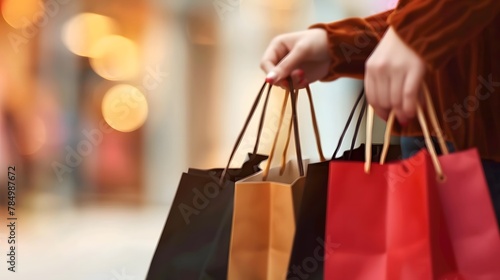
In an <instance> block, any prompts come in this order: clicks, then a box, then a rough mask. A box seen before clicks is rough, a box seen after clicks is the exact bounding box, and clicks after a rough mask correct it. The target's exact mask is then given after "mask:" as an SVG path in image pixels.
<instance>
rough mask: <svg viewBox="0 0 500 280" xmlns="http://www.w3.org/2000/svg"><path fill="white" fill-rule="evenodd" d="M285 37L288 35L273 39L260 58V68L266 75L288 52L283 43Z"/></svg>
mask: <svg viewBox="0 0 500 280" xmlns="http://www.w3.org/2000/svg"><path fill="white" fill-rule="evenodd" d="M287 36H290V35H281V36H277V37H275V38H274V39H273V40H272V41H271V43H269V46H268V47H267V49H266V51H265V52H264V55H263V56H262V60H261V62H260V68H261V69H262V70H264V72H265V73H266V74H267V73H269V72H271V71H272V70H273V69H274V67H276V65H277V64H278V63H279V62H280V61H281V59H283V58H284V57H285V56H286V55H287V54H288V52H289V51H290V50H289V48H288V47H287V44H286V43H285V42H286V40H287Z"/></svg>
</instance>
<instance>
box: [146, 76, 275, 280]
mask: <svg viewBox="0 0 500 280" xmlns="http://www.w3.org/2000/svg"><path fill="white" fill-rule="evenodd" d="M265 86H266V84H264V85H263V86H262V88H261V89H260V92H259V94H258V96H257V98H256V100H255V102H254V104H253V106H252V109H251V111H250V114H249V116H248V117H247V120H246V123H245V125H244V127H243V129H242V131H241V132H240V135H239V136H238V139H237V141H236V144H235V146H234V148H233V151H232V153H231V157H230V160H229V162H231V160H232V158H233V156H234V154H235V152H236V149H237V148H238V147H239V145H240V143H241V140H242V137H243V135H244V133H245V131H246V129H247V127H248V125H249V123H250V120H251V118H252V116H253V114H254V112H255V110H256V108H257V106H258V104H259V101H260V99H261V97H262V95H263V92H264V89H265ZM270 90H271V86H269V89H268V91H267V96H266V99H265V102H264V105H263V109H262V115H261V117H260V123H259V129H258V133H257V141H256V143H255V146H254V151H253V153H250V154H249V157H248V159H247V161H246V162H245V163H243V165H242V167H241V168H232V169H226V171H227V172H226V171H224V170H225V169H224V168H217V169H209V170H199V169H189V170H188V172H187V173H184V174H182V177H181V180H180V182H179V186H178V189H177V193H176V195H175V198H174V201H173V203H172V207H171V209H170V212H169V214H168V218H167V221H166V224H165V226H164V228H163V232H162V233H161V237H160V240H159V242H158V245H157V248H156V251H155V253H154V256H153V259H152V261H151V264H150V267H149V271H148V275H147V278H146V279H147V280H167V279H168V280H196V279H221V280H222V279H226V277H227V265H228V257H229V244H230V238H231V225H232V214H233V201H234V183H235V182H236V181H237V180H240V179H243V178H245V177H248V176H250V175H252V174H254V173H256V172H258V171H260V168H259V164H260V163H261V162H262V161H264V160H266V159H267V156H265V155H260V154H258V153H257V148H258V146H259V139H260V136H261V134H262V127H263V123H264V117H265V112H266V107H267V103H268V100H269V94H270ZM228 166H229V163H228ZM226 168H227V167H226Z"/></svg>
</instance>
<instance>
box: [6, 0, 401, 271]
mask: <svg viewBox="0 0 500 280" xmlns="http://www.w3.org/2000/svg"><path fill="white" fill-rule="evenodd" d="M0 3H1V14H2V20H1V23H0V32H1V33H2V36H0V170H1V171H0V180H1V182H2V183H1V184H0V186H2V188H0V192H2V193H1V194H0V202H1V203H0V204H1V207H2V208H0V219H1V221H4V220H5V217H6V215H7V211H6V210H5V211H4V209H6V206H5V205H7V198H6V195H4V194H6V193H7V190H6V189H5V188H4V187H3V186H5V183H4V182H6V181H7V177H6V176H7V167H8V166H12V165H15V166H16V186H17V188H16V211H17V217H18V219H19V221H18V224H19V226H18V229H17V230H18V238H19V240H18V241H19V247H18V248H19V249H18V250H19V251H18V255H19V257H18V260H19V263H18V272H17V273H15V274H7V272H6V269H5V266H6V264H5V262H4V255H5V254H3V251H4V247H5V245H6V244H4V243H5V242H4V240H5V237H6V235H7V230H6V229H5V230H4V226H2V225H0V228H1V229H0V253H2V254H1V257H0V260H2V261H1V262H0V278H1V279H50V280H58V279H64V280H66V279H71V280H80V279H82V280H83V279H85V280H87V279H91V280H100V279H102V280H109V279H116V280H118V279H144V277H145V275H146V272H147V268H148V265H149V261H150V260H151V258H152V255H153V252H154V249H155V246H156V242H157V240H158V238H159V235H160V232H161V230H162V227H163V224H164V222H165V219H166V217H167V214H168V211H169V209H170V203H171V201H172V199H173V196H174V195H175V191H176V187H177V183H178V181H179V178H180V176H181V174H182V172H184V171H186V170H187V168H188V167H197V168H213V167H221V166H223V165H225V163H226V161H227V158H228V156H229V153H230V149H231V147H232V145H233V143H234V141H235V139H236V136H237V133H238V132H239V130H240V128H241V126H242V124H243V121H244V119H245V117H246V114H247V112H248V111H249V109H250V106H251V102H252V101H253V99H254V97H255V95H256V94H257V92H258V90H259V88H260V86H261V84H262V82H263V80H264V77H265V74H264V73H263V72H262V71H261V70H260V68H259V62H260V57H261V55H262V53H263V51H264V50H265V48H266V46H267V44H268V43H269V41H270V40H271V39H272V38H273V37H274V36H275V35H277V34H280V33H284V32H291V31H298V30H303V29H305V28H307V27H308V26H309V25H311V24H313V23H315V22H320V21H334V20H337V19H341V18H344V17H347V16H365V15H369V14H372V13H375V12H378V11H382V10H385V9H388V8H390V7H392V5H394V3H395V1H389V0H378V1H372V0H349V1H347V0H315V1H306V0H244V1H243V0H189V1H187V0H108V1H97V0H46V1H41V0H1V1H0ZM360 86H361V83H360V82H359V81H354V80H348V79H341V80H339V81H336V82H334V83H317V84H314V85H312V90H313V97H314V101H315V105H316V111H317V115H318V121H319V126H320V133H321V137H322V138H321V139H322V142H323V149H324V151H325V154H327V155H329V154H331V153H332V151H333V149H334V146H335V144H336V143H337V140H338V137H339V135H340V132H341V129H342V127H343V125H344V124H345V121H346V118H347V114H348V112H349V110H350V107H352V104H353V102H354V99H355V96H356V93H357V92H358V91H359V89H360ZM282 97H283V94H282V90H281V89H275V90H273V95H272V98H271V104H272V106H271V110H270V114H271V115H270V116H271V117H269V119H270V120H271V121H270V122H269V123H266V129H265V131H264V135H263V140H262V141H261V142H262V143H261V146H260V148H261V150H262V151H263V152H266V151H267V150H268V149H269V147H270V144H271V142H272V141H271V139H272V137H273V133H275V132H276V127H275V126H276V125H275V124H274V126H273V123H272V119H273V117H272V116H277V115H278V114H279V104H280V102H281V98H282ZM299 102H300V104H299V105H300V110H299V115H302V116H303V117H302V118H301V135H302V136H301V139H302V141H303V149H304V155H305V156H306V157H311V158H314V157H316V156H317V155H316V152H315V146H314V139H313V138H312V128H311V125H310V117H309V115H308V114H309V113H308V111H307V109H308V108H309V107H308V104H307V102H306V99H303V98H302V96H301V97H300V99H299ZM255 127H256V124H253V126H252V128H255ZM252 128H251V129H250V132H249V135H248V137H247V138H246V140H245V141H248V142H244V144H243V145H242V151H240V152H239V153H238V154H237V157H236V161H235V163H234V164H235V165H238V164H240V163H241V162H242V161H243V160H244V156H245V154H246V152H248V150H245V149H248V147H249V145H246V147H245V143H251V142H252V141H253V140H252V137H254V138H255V135H252V134H253V133H252V132H253V131H255V130H252ZM350 133H352V131H351V132H350ZM349 135H351V134H349ZM363 137H364V133H361V135H360V139H358V141H359V142H362V141H363ZM348 144H349V143H344V146H343V147H344V148H347V147H348ZM291 152H292V153H293V149H292V151H291ZM4 275H6V276H7V278H5V277H4ZM123 275H126V276H127V277H128V278H126V277H125V276H123Z"/></svg>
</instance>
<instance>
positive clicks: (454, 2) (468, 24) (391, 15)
mask: <svg viewBox="0 0 500 280" xmlns="http://www.w3.org/2000/svg"><path fill="white" fill-rule="evenodd" d="M388 26H392V27H393V28H394V30H395V31H396V33H397V34H398V35H399V36H400V37H401V39H402V40H403V41H404V42H405V43H406V44H408V46H410V47H411V48H412V49H413V50H414V51H415V52H416V53H417V54H419V55H420V56H421V57H422V59H423V60H424V61H425V62H426V64H427V66H428V71H427V76H426V83H427V85H428V86H429V90H430V92H431V94H432V98H433V100H434V105H435V106H436V110H437V113H438V118H439V121H440V123H441V125H442V127H443V130H444V132H445V134H446V136H447V139H448V140H449V141H451V142H452V143H454V144H455V146H456V147H457V148H458V149H459V150H463V149H466V148H470V147H477V148H478V150H479V153H480V155H481V157H482V158H485V159H493V160H496V161H500V0H400V2H399V4H398V6H397V8H396V9H394V10H390V11H387V12H384V13H381V14H377V15H374V16H371V17H368V18H349V19H346V20H342V21H337V22H333V23H328V24H315V25H313V26H312V27H311V28H323V29H325V30H326V31H327V33H328V38H329V44H330V55H331V59H332V63H331V66H330V71H329V74H328V75H327V76H326V77H325V78H324V79H322V80H323V81H332V80H335V79H337V78H340V77H351V78H358V79H363V76H364V70H365V62H366V60H367V58H368V57H369V56H370V54H371V53H372V52H373V50H374V48H375V47H376V46H377V44H378V41H379V39H378V38H380V37H381V36H383V34H384V32H385V31H386V29H387V28H388ZM395 132H397V133H400V134H402V135H407V136H414V135H421V132H420V127H419V125H418V123H417V122H416V120H414V121H413V122H412V123H410V124H409V125H408V126H406V127H404V128H399V127H397V128H395Z"/></svg>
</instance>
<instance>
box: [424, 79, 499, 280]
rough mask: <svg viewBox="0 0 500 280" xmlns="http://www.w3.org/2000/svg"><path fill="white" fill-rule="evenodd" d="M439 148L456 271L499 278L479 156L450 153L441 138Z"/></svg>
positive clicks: (495, 232)
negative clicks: (441, 153)
mask: <svg viewBox="0 0 500 280" xmlns="http://www.w3.org/2000/svg"><path fill="white" fill-rule="evenodd" d="M424 89H425V93H426V94H425V101H426V106H427V108H430V110H428V111H429V113H430V119H431V121H432V122H433V124H434V126H435V127H437V119H436V116H435V112H434V110H433V107H434V106H433V104H432V101H431V98H430V95H429V92H428V89H427V87H425V86H424ZM437 131H438V135H440V131H439V128H438V129H437ZM440 146H441V150H443V155H441V156H439V157H438V159H439V164H440V166H441V167H442V171H440V180H438V183H437V186H436V187H437V189H438V193H439V198H440V202H441V206H442V209H443V213H444V217H445V220H446V224H447V227H448V231H449V235H450V236H449V237H450V240H451V243H452V247H453V251H454V255H455V259H456V266H457V271H458V273H459V275H460V276H461V277H462V278H463V279H467V280H468V279H471V280H493V279H500V233H499V229H498V225H497V220H496V216H495V212H494V208H493V205H492V201H491V198H490V193H489V190H488V185H487V182H486V178H485V175H484V171H483V168H482V164H481V159H480V157H479V153H478V152H477V150H476V149H468V150H465V151H459V152H456V153H451V154H450V153H449V152H448V150H447V148H446V145H445V143H444V139H443V137H442V136H441V137H440Z"/></svg>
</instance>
